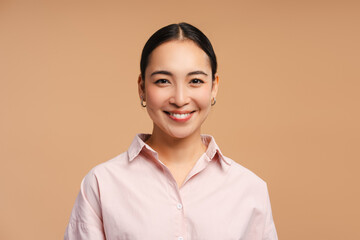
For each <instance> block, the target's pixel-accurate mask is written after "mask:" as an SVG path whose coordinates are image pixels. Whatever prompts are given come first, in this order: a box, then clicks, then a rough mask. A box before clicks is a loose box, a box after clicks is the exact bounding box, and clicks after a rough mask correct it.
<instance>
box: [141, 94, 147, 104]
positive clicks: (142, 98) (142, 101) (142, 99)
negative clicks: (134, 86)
mask: <svg viewBox="0 0 360 240" xmlns="http://www.w3.org/2000/svg"><path fill="white" fill-rule="evenodd" d="M140 98H141V102H140V104H141V106H142V107H146V104H144V97H143V96H142V95H141V96H140Z"/></svg>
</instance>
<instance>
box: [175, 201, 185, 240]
mask: <svg viewBox="0 0 360 240" xmlns="http://www.w3.org/2000/svg"><path fill="white" fill-rule="evenodd" d="M176 207H177V209H179V210H181V209H182V205H181V203H178V204H177V205H176ZM180 238H182V237H179V240H181V239H180ZM182 239H183V238H182Z"/></svg>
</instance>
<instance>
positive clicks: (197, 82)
mask: <svg viewBox="0 0 360 240" xmlns="http://www.w3.org/2000/svg"><path fill="white" fill-rule="evenodd" d="M169 83H170V81H169V80H167V79H158V80H156V81H155V84H159V85H165V84H169ZM189 83H190V84H193V85H200V84H203V83H204V81H203V80H201V79H199V78H194V79H191V80H190V82H189Z"/></svg>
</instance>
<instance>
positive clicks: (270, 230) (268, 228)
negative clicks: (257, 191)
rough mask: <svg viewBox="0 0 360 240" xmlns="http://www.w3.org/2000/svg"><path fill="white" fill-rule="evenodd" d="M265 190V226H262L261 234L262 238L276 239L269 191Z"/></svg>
mask: <svg viewBox="0 0 360 240" xmlns="http://www.w3.org/2000/svg"><path fill="white" fill-rule="evenodd" d="M266 191H267V199H266V210H267V211H266V219H265V228H264V234H263V240H278V236H277V233H276V228H275V224H274V220H273V216H272V211H271V204H270V197H269V192H268V190H267V188H266Z"/></svg>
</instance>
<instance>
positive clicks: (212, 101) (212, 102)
mask: <svg viewBox="0 0 360 240" xmlns="http://www.w3.org/2000/svg"><path fill="white" fill-rule="evenodd" d="M215 103H216V98H215V97H214V98H213V100H211V106H214V105H215Z"/></svg>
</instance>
